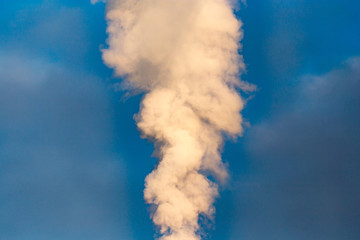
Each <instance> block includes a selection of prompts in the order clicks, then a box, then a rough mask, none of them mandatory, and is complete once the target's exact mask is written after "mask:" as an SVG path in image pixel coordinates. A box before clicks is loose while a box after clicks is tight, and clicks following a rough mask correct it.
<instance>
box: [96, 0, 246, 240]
mask: <svg viewBox="0 0 360 240" xmlns="http://www.w3.org/2000/svg"><path fill="white" fill-rule="evenodd" d="M107 2H108V3H107V7H108V9H107V20H108V29H107V32H108V34H109V38H108V44H109V48H108V49H105V50H104V51H103V59H104V62H105V63H106V64H107V65H108V66H110V67H113V68H114V69H115V71H116V74H117V75H119V76H122V77H125V79H126V81H127V83H128V85H130V86H131V87H133V88H135V89H138V90H142V91H145V92H146V95H145V97H144V99H143V101H142V103H141V111H140V113H139V114H138V115H137V117H136V120H137V125H138V127H139V129H140V130H141V132H142V133H143V135H144V136H145V137H148V138H150V139H152V140H154V141H155V143H156V146H158V149H157V151H158V152H159V153H160V154H159V155H160V156H159V157H160V161H159V164H158V166H157V168H156V169H155V170H154V171H153V172H152V173H151V174H149V175H148V176H147V177H146V180H145V190H144V197H145V200H146V202H147V203H149V204H153V205H154V206H155V208H154V209H155V210H154V212H153V215H152V219H153V221H154V223H155V224H156V225H158V226H159V227H160V232H161V234H162V237H161V239H162V240H198V239H200V234H199V216H200V215H203V216H205V217H211V216H212V215H213V214H214V207H213V203H214V199H215V197H216V196H217V195H218V187H217V185H216V184H215V183H214V182H212V181H210V180H209V179H208V178H207V177H206V175H204V174H205V173H206V174H208V173H211V174H212V175H213V176H215V177H216V178H217V179H218V180H220V181H224V180H225V179H226V178H227V171H226V168H225V167H224V165H223V163H222V161H221V157H220V152H219V151H220V150H221V146H222V143H223V134H227V135H229V136H232V137H236V136H238V135H240V134H241V132H242V117H241V115H240V111H241V110H242V108H243V106H244V102H243V101H242V99H241V97H240V96H239V94H238V93H237V91H236V89H235V88H236V87H237V88H241V89H243V90H251V88H252V86H251V85H248V84H246V83H244V82H241V81H240V80H239V75H240V73H241V72H242V71H243V70H244V64H243V60H242V56H241V55H239V53H238V49H239V47H240V45H239V41H240V40H241V38H242V35H243V34H242V31H241V25H242V23H241V22H240V21H239V20H237V19H236V17H235V16H234V14H233V9H232V6H231V0H108V1H107Z"/></svg>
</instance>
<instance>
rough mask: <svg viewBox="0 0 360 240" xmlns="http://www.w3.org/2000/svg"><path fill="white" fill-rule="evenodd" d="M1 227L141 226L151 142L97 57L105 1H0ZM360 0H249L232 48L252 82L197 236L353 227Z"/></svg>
mask: <svg viewBox="0 0 360 240" xmlns="http://www.w3.org/2000/svg"><path fill="white" fill-rule="evenodd" d="M0 6H1V8H0V238H1V239H6V240H33V239H34V240H35V239H36V240H39V239H40V240H42V239H54V240H63V239H77V240H81V239H86V240H95V239H96V240H98V239H102V240H113V239H121V240H127V239H135V240H136V239H138V240H140V239H141V240H150V239H153V237H154V234H155V231H154V227H153V224H152V222H151V220H150V218H149V214H148V212H149V206H147V205H146V204H145V203H144V200H143V193H142V191H143V187H144V186H143V184H144V178H145V176H146V175H147V174H148V173H150V172H151V170H152V169H153V167H154V166H155V165H156V161H157V160H156V159H155V158H153V157H151V155H152V152H153V146H152V143H149V142H148V141H147V140H144V139H141V138H140V136H139V133H138V131H137V128H136V125H135V121H134V119H133V116H134V114H135V113H137V112H138V110H139V102H140V100H141V95H136V96H127V95H126V93H125V92H122V91H115V90H116V89H115V88H114V87H113V86H114V83H116V82H118V81H119V79H116V78H115V77H114V75H113V72H112V70H110V69H108V68H107V67H106V66H105V65H104V64H103V62H102V59H101V52H100V49H101V48H102V47H104V46H106V42H105V39H106V32H105V29H106V22H105V20H104V11H105V6H104V4H102V3H98V4H95V5H92V4H91V3H90V1H80V0H78V1H75V0H73V1H72V0H64V1H58V0H32V1H30V0H22V1H20V0H13V1H8V2H6V3H5V2H2V3H1V4H0ZM359 8H360V3H359V2H358V1H355V0H345V1H340V0H327V1H325V0H318V1H310V0H297V1H296V0H290V1H280V0H269V1H250V0H248V1H247V4H246V6H242V7H241V8H240V10H238V11H237V12H236V14H237V16H238V17H239V18H241V19H242V21H243V23H244V34H245V35H244V39H243V41H242V43H243V49H242V53H243V55H244V59H245V64H246V66H247V73H246V74H245V75H244V76H243V79H244V80H246V81H249V82H251V83H253V84H256V85H257V87H258V90H257V91H256V92H255V93H253V94H252V95H253V96H252V97H251V100H249V101H248V103H247V106H246V109H245V110H244V111H243V115H244V118H245V119H246V120H247V121H248V122H249V123H250V127H249V128H247V129H246V130H245V133H244V136H243V137H242V138H239V139H238V140H237V141H228V142H227V143H226V145H225V148H224V152H223V159H224V161H225V162H226V163H227V164H228V165H229V171H230V175H231V179H230V181H229V183H228V184H227V185H226V186H223V187H222V189H221V196H220V198H218V199H217V201H216V209H217V213H216V219H215V222H214V223H212V224H210V226H209V227H208V228H209V229H208V230H207V231H206V232H207V234H208V235H207V237H208V239H214V240H215V239H219V240H220V239H221V240H223V239H229V240H230V239H231V240H238V239H244V240H260V239H261V240H287V239H292V240H302V239H307V240H323V239H324V240H325V239H326V240H338V239H344V240H355V239H359V238H360V230H359V228H358V226H359V224H360V207H359V206H360V205H359V202H360V176H359V172H360V162H359V155H360V125H359V122H360V95H359V92H360V15H359V14H358V9H359Z"/></svg>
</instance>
